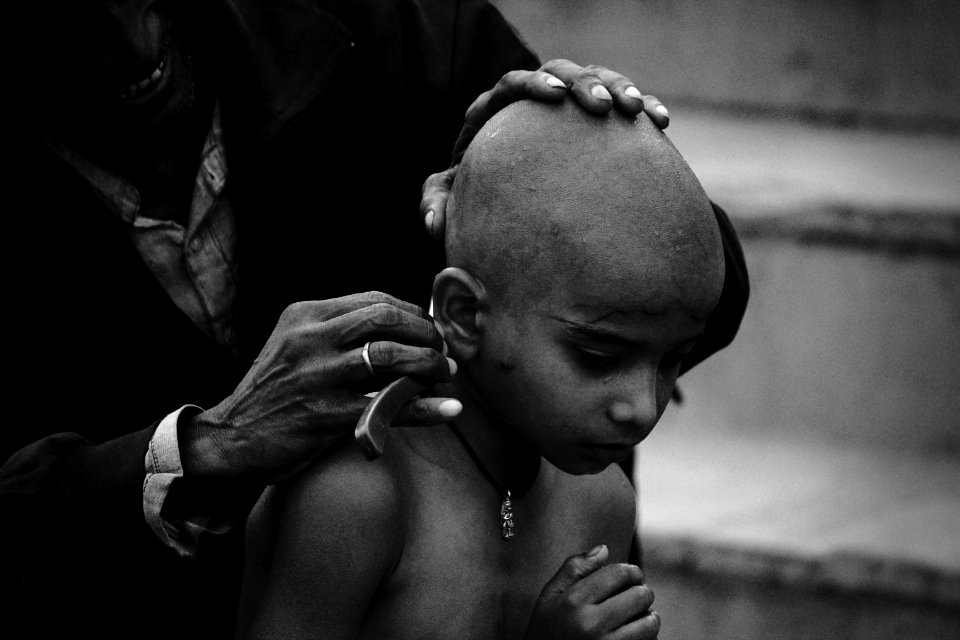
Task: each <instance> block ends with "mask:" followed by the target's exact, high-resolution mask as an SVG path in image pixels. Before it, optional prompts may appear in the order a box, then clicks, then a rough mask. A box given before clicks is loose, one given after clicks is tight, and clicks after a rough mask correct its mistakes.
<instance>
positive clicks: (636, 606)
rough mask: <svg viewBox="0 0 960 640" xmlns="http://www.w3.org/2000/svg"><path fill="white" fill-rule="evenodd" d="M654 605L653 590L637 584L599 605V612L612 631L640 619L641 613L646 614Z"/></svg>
mask: <svg viewBox="0 0 960 640" xmlns="http://www.w3.org/2000/svg"><path fill="white" fill-rule="evenodd" d="M652 604H653V590H652V589H651V588H650V587H648V586H646V585H640V584H635V585H633V586H631V587H627V588H626V589H624V590H623V591H621V592H619V593H616V594H614V595H613V596H611V597H610V598H607V599H606V600H604V601H603V602H601V603H600V604H598V605H597V611H598V612H599V613H600V618H601V619H603V620H604V623H605V624H608V625H609V627H608V628H609V629H611V630H612V629H616V628H617V627H620V626H623V625H625V624H627V623H628V622H630V621H631V620H633V619H635V618H637V617H639V616H640V614H641V613H643V614H645V613H646V612H647V610H648V609H649V608H650V605H652Z"/></svg>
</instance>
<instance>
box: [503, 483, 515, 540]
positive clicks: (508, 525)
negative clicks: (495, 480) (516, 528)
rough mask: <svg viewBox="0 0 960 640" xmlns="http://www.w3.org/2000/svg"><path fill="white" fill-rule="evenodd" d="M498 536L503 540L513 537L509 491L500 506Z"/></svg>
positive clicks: (511, 506) (511, 504)
mask: <svg viewBox="0 0 960 640" xmlns="http://www.w3.org/2000/svg"><path fill="white" fill-rule="evenodd" d="M500 535H501V537H503V539H504V540H510V538H512V537H513V503H512V502H510V490H509V489H507V495H506V497H504V499H503V502H502V503H501V504H500Z"/></svg>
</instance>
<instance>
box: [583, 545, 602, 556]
mask: <svg viewBox="0 0 960 640" xmlns="http://www.w3.org/2000/svg"><path fill="white" fill-rule="evenodd" d="M603 549H604V545H602V544H598V545H597V546H595V547H594V548H593V549H590V551H589V553H587V557H588V558H596V557H597V556H598V555H600V552H602V551H603Z"/></svg>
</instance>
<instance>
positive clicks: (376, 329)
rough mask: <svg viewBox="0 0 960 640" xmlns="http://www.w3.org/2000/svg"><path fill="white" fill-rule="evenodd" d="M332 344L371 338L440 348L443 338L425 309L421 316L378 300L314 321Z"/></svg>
mask: <svg viewBox="0 0 960 640" xmlns="http://www.w3.org/2000/svg"><path fill="white" fill-rule="evenodd" d="M315 326H316V327H317V329H318V330H322V331H324V332H326V333H327V335H328V336H329V339H330V341H331V342H332V344H333V345H335V346H338V347H354V346H357V345H360V344H363V343H365V342H372V341H374V340H389V341H392V342H401V343H404V344H409V345H414V346H419V347H431V348H433V349H436V350H437V351H441V350H442V349H443V338H442V337H441V336H440V332H439V331H437V327H436V325H435V324H434V322H433V320H431V319H430V318H429V317H428V316H427V314H426V312H423V316H421V315H420V314H412V313H410V312H409V311H407V310H405V309H402V308H400V307H399V306H395V305H392V304H389V303H386V302H378V303H375V304H372V305H369V306H366V307H362V308H360V309H356V310H354V311H351V312H350V313H345V314H343V315H340V316H338V317H336V318H333V319H332V320H328V321H327V322H325V323H321V324H318V325H315Z"/></svg>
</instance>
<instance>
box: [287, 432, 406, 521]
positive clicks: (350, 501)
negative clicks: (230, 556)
mask: <svg viewBox="0 0 960 640" xmlns="http://www.w3.org/2000/svg"><path fill="white" fill-rule="evenodd" d="M395 467H396V464H395V462H394V461H393V460H392V456H390V455H389V452H388V453H387V454H385V455H384V456H383V457H381V458H378V459H376V460H367V459H366V458H365V457H364V456H363V454H362V452H361V451H360V449H359V448H358V447H357V446H356V445H354V444H353V443H352V442H347V443H344V445H343V446H341V447H340V448H339V449H337V450H336V451H335V452H333V453H332V454H330V455H326V456H324V458H322V459H320V460H317V461H316V462H314V463H313V464H312V465H310V466H309V467H307V468H306V469H305V470H304V471H303V472H302V473H300V474H299V475H298V476H297V477H295V478H293V479H292V480H290V481H289V482H287V483H286V485H285V486H283V487H281V488H279V489H278V492H279V494H282V496H283V501H284V503H286V506H287V508H288V509H290V508H291V507H292V508H293V509H295V510H296V512H297V514H298V518H302V519H306V520H309V521H310V522H309V524H318V523H320V522H323V521H328V520H331V519H334V514H337V516H339V517H340V518H349V519H361V520H364V521H369V520H376V521H380V522H383V523H386V522H391V521H396V520H397V519H398V518H399V517H400V515H401V514H400V511H399V509H398V505H399V504H400V500H399V497H400V495H399V494H400V484H399V482H398V481H397V476H396V470H395Z"/></svg>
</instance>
